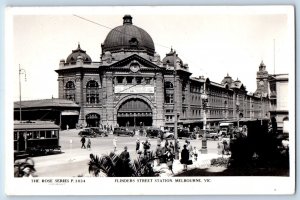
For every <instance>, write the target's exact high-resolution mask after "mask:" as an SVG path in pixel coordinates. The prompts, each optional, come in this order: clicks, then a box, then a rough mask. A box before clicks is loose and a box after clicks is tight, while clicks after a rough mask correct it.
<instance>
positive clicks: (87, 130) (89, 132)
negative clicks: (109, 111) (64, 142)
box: [78, 128, 96, 137]
mask: <svg viewBox="0 0 300 200" xmlns="http://www.w3.org/2000/svg"><path fill="white" fill-rule="evenodd" d="M78 135H79V136H81V137H82V136H85V137H96V133H95V132H94V131H93V130H92V129H91V128H84V129H83V130H82V131H79V133H78Z"/></svg>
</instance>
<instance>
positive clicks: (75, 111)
mask: <svg viewBox="0 0 300 200" xmlns="http://www.w3.org/2000/svg"><path fill="white" fill-rule="evenodd" d="M61 115H64V116H66V115H79V112H78V111H77V110H65V111H62V112H61Z"/></svg>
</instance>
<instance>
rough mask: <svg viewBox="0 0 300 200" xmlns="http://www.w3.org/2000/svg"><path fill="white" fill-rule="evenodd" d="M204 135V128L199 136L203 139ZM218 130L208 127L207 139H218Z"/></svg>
mask: <svg viewBox="0 0 300 200" xmlns="http://www.w3.org/2000/svg"><path fill="white" fill-rule="evenodd" d="M203 137H204V130H201V131H200V133H199V138H200V139H202V138H203ZM218 137H219V136H218V132H217V131H216V130H213V129H208V130H206V139H213V140H217V139H218Z"/></svg>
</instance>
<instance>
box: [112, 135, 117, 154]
mask: <svg viewBox="0 0 300 200" xmlns="http://www.w3.org/2000/svg"><path fill="white" fill-rule="evenodd" d="M113 146H114V152H116V151H117V137H114V139H113Z"/></svg>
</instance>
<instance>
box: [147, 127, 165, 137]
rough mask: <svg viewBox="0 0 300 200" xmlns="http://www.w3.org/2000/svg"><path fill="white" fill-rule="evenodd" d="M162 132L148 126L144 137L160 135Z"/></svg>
mask: <svg viewBox="0 0 300 200" xmlns="http://www.w3.org/2000/svg"><path fill="white" fill-rule="evenodd" d="M161 134H163V131H162V130H160V129H159V128H150V129H147V130H146V137H151V138H153V137H160V136H161Z"/></svg>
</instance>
